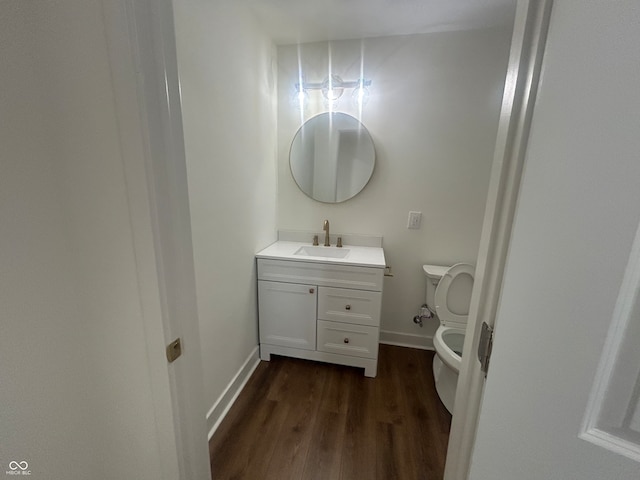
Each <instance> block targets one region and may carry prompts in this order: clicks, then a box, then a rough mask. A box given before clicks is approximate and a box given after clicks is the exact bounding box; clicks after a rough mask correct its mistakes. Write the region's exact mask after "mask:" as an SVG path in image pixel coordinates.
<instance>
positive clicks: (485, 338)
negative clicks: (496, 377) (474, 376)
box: [478, 322, 493, 378]
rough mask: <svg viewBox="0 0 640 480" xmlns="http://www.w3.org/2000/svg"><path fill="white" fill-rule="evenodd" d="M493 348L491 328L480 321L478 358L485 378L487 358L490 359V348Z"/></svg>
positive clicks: (487, 367)
mask: <svg viewBox="0 0 640 480" xmlns="http://www.w3.org/2000/svg"><path fill="white" fill-rule="evenodd" d="M492 348H493V328H492V327H490V326H489V325H487V322H482V330H481V332H480V342H479V343H478V360H479V361H480V370H481V371H482V373H484V376H485V378H486V376H487V371H488V370H489V360H490V359H491V350H492Z"/></svg>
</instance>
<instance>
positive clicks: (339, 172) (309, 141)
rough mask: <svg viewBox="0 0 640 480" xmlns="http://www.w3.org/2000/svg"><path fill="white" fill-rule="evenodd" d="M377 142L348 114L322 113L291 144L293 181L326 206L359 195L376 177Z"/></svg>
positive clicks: (301, 130) (310, 121) (297, 134)
mask: <svg viewBox="0 0 640 480" xmlns="http://www.w3.org/2000/svg"><path fill="white" fill-rule="evenodd" d="M375 160H376V153H375V149H374V148H373V140H372V139H371V136H370V135H369V132H368V131H367V129H366V128H365V127H364V125H362V123H360V121H359V120H358V119H357V118H355V117H352V116H351V115H347V114H346V113H337V112H327V113H321V114H320V115H317V116H315V117H313V118H310V119H309V120H307V121H306V122H305V123H304V124H303V125H302V126H301V127H300V129H299V130H298V132H297V133H296V136H295V137H294V139H293V143H292V144H291V152H290V154H289V163H290V165H291V174H292V175H293V179H294V180H295V181H296V183H297V184H298V187H300V190H302V191H303V192H304V193H306V194H307V195H308V196H310V197H311V198H313V199H314V200H318V201H319V202H325V203H339V202H344V201H345V200H349V199H350V198H352V197H354V196H355V195H357V194H358V193H359V192H360V191H361V190H362V189H363V188H364V187H365V185H366V184H367V183H368V182H369V179H370V178H371V175H372V174H373V167H374V165H375Z"/></svg>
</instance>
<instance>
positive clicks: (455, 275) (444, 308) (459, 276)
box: [435, 263, 475, 327]
mask: <svg viewBox="0 0 640 480" xmlns="http://www.w3.org/2000/svg"><path fill="white" fill-rule="evenodd" d="M474 273H475V267H474V266H473V265H469V264H468V263H457V264H455V265H454V266H453V267H451V268H449V270H447V271H446V272H445V274H444V275H443V276H442V279H441V280H440V283H438V287H437V288H436V294H435V304H436V313H437V314H438V318H439V319H440V323H441V324H442V325H447V326H459V327H466V325H467V319H468V318H469V303H470V302H471V289H472V288H473V275H474ZM469 277H471V278H469Z"/></svg>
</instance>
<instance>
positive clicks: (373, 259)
mask: <svg viewBox="0 0 640 480" xmlns="http://www.w3.org/2000/svg"><path fill="white" fill-rule="evenodd" d="M303 248H306V249H308V250H309V251H310V253H305V254H300V253H298V252H300V251H301V249H303ZM314 249H317V250H316V251H317V252H318V253H319V254H322V255H318V256H315V255H313V250H314ZM324 249H326V250H324ZM345 252H346V254H345ZM324 253H326V254H327V256H325V255H324ZM334 253H335V254H336V255H345V256H344V257H343V258H338V257H334V256H333V254H334ZM256 257H257V258H270V259H277V260H291V261H294V262H313V263H330V264H335V265H355V266H360V267H374V268H384V267H385V266H386V262H385V259H384V251H383V250H382V248H381V247H361V246H358V245H345V246H344V247H342V248H337V247H336V246H334V245H332V246H330V247H323V246H322V245H320V246H317V247H314V246H312V245H311V243H303V242H288V241H282V240H279V241H277V242H275V243H272V244H271V245H269V246H268V247H267V248H265V249H264V250H261V251H260V252H258V253H257V254H256Z"/></svg>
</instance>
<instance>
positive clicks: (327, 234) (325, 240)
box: [322, 220, 331, 247]
mask: <svg viewBox="0 0 640 480" xmlns="http://www.w3.org/2000/svg"><path fill="white" fill-rule="evenodd" d="M322 230H324V231H325V232H327V233H326V234H325V236H324V246H325V247H329V246H331V244H330V243H329V220H325V221H324V225H323V226H322Z"/></svg>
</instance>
